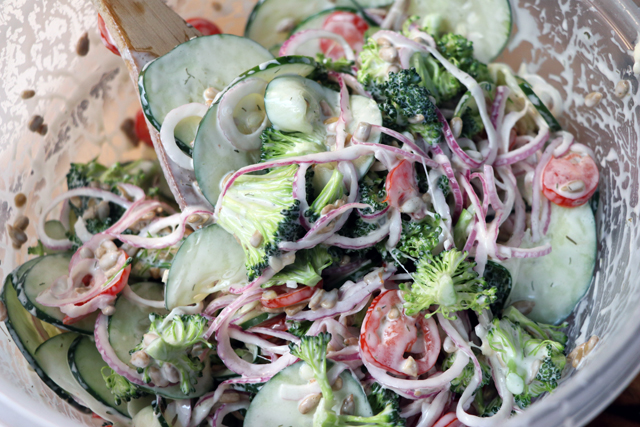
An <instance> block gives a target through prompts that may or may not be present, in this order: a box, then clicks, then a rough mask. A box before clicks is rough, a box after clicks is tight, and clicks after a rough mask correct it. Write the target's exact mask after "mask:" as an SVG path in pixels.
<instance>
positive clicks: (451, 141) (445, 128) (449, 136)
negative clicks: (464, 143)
mask: <svg viewBox="0 0 640 427" xmlns="http://www.w3.org/2000/svg"><path fill="white" fill-rule="evenodd" d="M436 114H437V115H438V121H439V122H440V123H441V124H442V132H443V133H444V139H445V141H447V145H448V146H449V148H450V149H451V151H453V153H454V154H455V155H456V156H458V158H459V159H460V160H461V161H462V163H464V164H465V166H467V167H469V168H470V169H476V168H479V167H480V165H482V162H479V161H477V160H475V159H473V158H472V157H469V155H468V154H467V153H466V152H465V151H464V150H463V149H462V148H461V147H460V145H458V141H456V138H455V136H453V132H452V131H451V127H450V126H449V122H447V119H445V118H444V116H443V115H442V112H441V111H440V110H436Z"/></svg>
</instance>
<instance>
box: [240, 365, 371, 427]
mask: <svg viewBox="0 0 640 427" xmlns="http://www.w3.org/2000/svg"><path fill="white" fill-rule="evenodd" d="M303 364H305V362H298V363H295V364H293V365H291V366H289V367H287V368H285V369H283V370H282V371H280V372H279V373H277V374H276V375H274V376H273V378H271V379H270V380H269V381H268V382H267V383H266V384H265V385H264V387H262V388H261V389H260V391H259V392H258V394H256V396H255V397H254V398H253V400H252V401H251V405H250V406H249V409H247V414H246V415H245V421H244V422H245V425H247V426H260V427H279V426H295V427H311V426H312V425H313V415H314V412H315V411H309V412H308V413H306V414H301V413H300V411H299V410H298V404H299V403H300V402H299V401H296V400H284V399H282V398H281V397H280V387H281V386H283V385H285V386H286V385H291V386H300V385H305V384H307V383H308V382H309V379H310V378H307V379H303V378H302V376H301V375H300V370H301V367H302V366H303ZM332 365H333V362H331V361H328V362H327V371H328V370H330V369H331V366H332ZM303 369H305V370H310V369H308V367H305V368H303ZM340 378H342V384H343V385H342V388H341V389H340V390H336V391H334V398H335V402H336V407H334V409H337V410H336V412H337V413H340V406H341V405H342V402H343V401H344V399H346V398H347V396H349V395H350V394H352V395H353V397H354V402H355V415H359V416H363V417H369V416H372V415H373V412H372V411H371V406H370V405H369V402H368V401H367V395H366V394H365V392H364V390H363V388H362V385H361V384H360V381H358V380H357V379H356V378H355V377H354V376H353V374H352V373H351V371H350V370H348V369H347V370H345V371H343V372H342V373H341V374H340ZM301 397H303V396H301ZM274 408H277V410H274Z"/></svg>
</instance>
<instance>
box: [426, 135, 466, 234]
mask: <svg viewBox="0 0 640 427" xmlns="http://www.w3.org/2000/svg"><path fill="white" fill-rule="evenodd" d="M431 149H432V150H433V154H435V156H434V160H435V161H436V162H438V163H439V164H440V166H442V170H443V171H444V174H445V175H446V176H447V178H448V179H449V187H450V188H451V193H452V194H453V200H454V208H453V215H452V216H451V219H452V220H453V221H454V222H455V221H457V219H458V217H459V216H460V213H462V203H463V200H462V191H460V185H458V181H457V180H456V175H455V172H454V171H453V167H452V166H451V163H450V162H449V158H448V157H447V156H445V155H444V153H443V152H442V149H441V148H440V146H439V145H434V146H433V147H431Z"/></svg>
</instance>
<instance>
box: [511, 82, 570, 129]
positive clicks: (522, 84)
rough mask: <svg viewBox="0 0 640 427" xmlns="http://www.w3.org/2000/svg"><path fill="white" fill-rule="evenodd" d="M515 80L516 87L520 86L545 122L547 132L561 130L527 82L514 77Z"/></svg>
mask: <svg viewBox="0 0 640 427" xmlns="http://www.w3.org/2000/svg"><path fill="white" fill-rule="evenodd" d="M515 78H516V80H517V81H518V85H519V86H520V89H522V92H523V93H524V95H525V96H526V97H527V98H528V99H529V101H531V103H532V104H533V106H534V107H536V110H538V113H540V115H541V116H542V118H543V119H544V121H545V122H547V124H548V125H549V130H550V131H551V132H557V131H560V130H562V126H560V123H559V122H558V120H557V119H556V118H555V117H554V116H553V114H552V113H551V111H549V109H548V108H547V106H546V105H544V102H542V100H541V99H540V98H539V97H538V95H536V93H535V92H534V91H533V88H532V87H531V85H530V84H529V82H527V81H526V80H525V79H523V78H522V77H519V76H515Z"/></svg>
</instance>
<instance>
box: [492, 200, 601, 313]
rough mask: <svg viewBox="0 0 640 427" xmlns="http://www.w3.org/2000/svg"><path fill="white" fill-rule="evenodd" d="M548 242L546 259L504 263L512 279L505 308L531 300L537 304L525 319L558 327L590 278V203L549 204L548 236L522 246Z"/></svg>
mask: <svg viewBox="0 0 640 427" xmlns="http://www.w3.org/2000/svg"><path fill="white" fill-rule="evenodd" d="M547 242H548V243H551V247H552V248H553V252H551V254H549V255H547V256H544V257H541V258H528V259H522V260H516V259H511V260H508V261H505V262H504V263H503V265H504V266H505V267H507V269H509V272H510V273H511V277H512V278H514V283H513V290H512V291H511V295H510V296H509V301H508V303H507V305H508V304H510V303H512V302H515V301H520V300H530V301H534V302H535V303H536V305H535V307H534V308H533V311H532V312H531V314H528V315H527V316H528V317H530V318H531V319H533V320H535V321H536V322H543V323H551V324H558V323H560V322H562V320H564V319H565V318H566V317H567V316H569V315H570V314H571V312H572V311H573V308H574V307H575V305H576V304H577V303H578V301H580V299H581V298H582V296H583V295H584V294H585V293H586V292H587V289H589V285H590V284H591V280H592V278H593V268H594V266H595V259H596V249H597V236H596V222H595V217H594V216H593V211H592V210H591V207H590V206H589V204H586V205H583V206H580V207H577V208H563V207H560V206H557V205H555V204H553V203H552V204H551V223H550V225H549V231H548V233H547V235H546V236H545V237H544V238H543V239H542V241H541V242H537V243H531V242H529V241H524V242H523V244H522V246H523V247H533V246H538V245H540V244H544V243H547Z"/></svg>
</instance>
